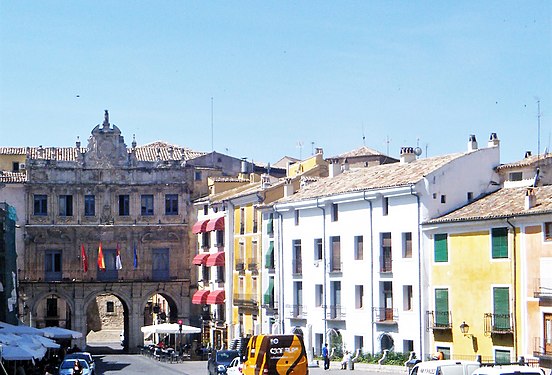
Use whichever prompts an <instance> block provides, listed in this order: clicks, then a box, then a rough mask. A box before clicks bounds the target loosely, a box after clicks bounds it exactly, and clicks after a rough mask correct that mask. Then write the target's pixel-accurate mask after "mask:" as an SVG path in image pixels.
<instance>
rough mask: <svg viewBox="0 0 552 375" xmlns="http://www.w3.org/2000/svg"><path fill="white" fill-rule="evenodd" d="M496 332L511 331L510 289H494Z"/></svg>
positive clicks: (494, 324) (494, 323)
mask: <svg viewBox="0 0 552 375" xmlns="http://www.w3.org/2000/svg"><path fill="white" fill-rule="evenodd" d="M493 302H494V319H493V328H494V330H497V331H501V330H510V293H509V289H508V288H504V287H502V288H493Z"/></svg>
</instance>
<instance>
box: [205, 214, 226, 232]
mask: <svg viewBox="0 0 552 375" xmlns="http://www.w3.org/2000/svg"><path fill="white" fill-rule="evenodd" d="M205 230H206V231H207V232H211V231H213V230H224V216H222V217H219V218H216V219H211V220H209V223H208V224H207V228H206V229H205Z"/></svg>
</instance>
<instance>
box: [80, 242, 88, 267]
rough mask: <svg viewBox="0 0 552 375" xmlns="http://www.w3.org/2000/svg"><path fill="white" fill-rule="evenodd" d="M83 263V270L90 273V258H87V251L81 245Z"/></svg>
mask: <svg viewBox="0 0 552 375" xmlns="http://www.w3.org/2000/svg"><path fill="white" fill-rule="evenodd" d="M81 261H82V270H83V271H84V272H88V257H87V256H86V251H84V244H81Z"/></svg>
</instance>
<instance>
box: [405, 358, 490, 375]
mask: <svg viewBox="0 0 552 375" xmlns="http://www.w3.org/2000/svg"><path fill="white" fill-rule="evenodd" d="M479 367H481V364H480V363H479V362H476V361H456V360H452V359H442V360H436V361H427V362H420V363H418V364H417V365H416V366H414V367H413V368H412V370H410V375H472V374H473V372H474V371H475V370H477V369H478V368H479Z"/></svg>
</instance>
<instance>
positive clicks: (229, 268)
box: [223, 200, 235, 342]
mask: <svg viewBox="0 0 552 375" xmlns="http://www.w3.org/2000/svg"><path fill="white" fill-rule="evenodd" d="M226 203H228V209H227V211H226V217H227V218H228V226H227V228H224V229H225V233H224V237H225V247H226V249H227V250H226V254H225V272H224V273H225V274H226V275H225V276H226V280H225V283H224V289H225V291H226V305H225V306H224V308H225V310H226V322H227V324H226V326H227V329H228V331H227V332H226V336H227V339H228V342H231V341H232V340H233V339H234V326H235V325H234V314H233V306H234V204H233V203H232V202H231V201H230V200H227V201H226ZM223 204H224V203H223Z"/></svg>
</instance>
